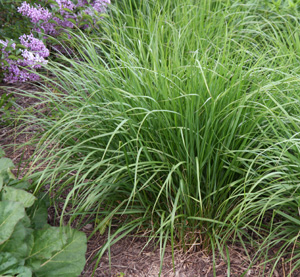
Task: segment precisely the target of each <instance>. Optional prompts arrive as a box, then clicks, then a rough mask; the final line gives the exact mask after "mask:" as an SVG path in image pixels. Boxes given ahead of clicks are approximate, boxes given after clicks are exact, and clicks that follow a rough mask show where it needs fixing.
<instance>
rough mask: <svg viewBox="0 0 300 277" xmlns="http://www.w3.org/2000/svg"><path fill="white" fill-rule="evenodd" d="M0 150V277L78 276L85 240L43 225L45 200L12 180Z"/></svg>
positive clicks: (7, 161) (79, 234)
mask: <svg viewBox="0 0 300 277" xmlns="http://www.w3.org/2000/svg"><path fill="white" fill-rule="evenodd" d="M3 156H4V152H3V151H2V150H1V149H0V199H1V200H0V275H1V276H20V277H21V276H24V277H28V276H70V277H71V276H78V275H80V273H81V271H82V270H83V267H84V265H85V252H86V236H85V234H84V233H82V232H79V231H76V230H72V229H71V228H69V227H61V228H59V227H51V226H49V225H48V224H47V216H48V213H47V207H46V204H45V200H43V199H42V198H40V199H37V198H36V197H35V196H33V195H32V194H31V193H29V192H28V191H26V189H27V188H28V186H29V184H28V183H27V182H25V181H22V182H20V181H18V180H15V178H14V176H13V174H12V173H11V171H10V169H11V168H12V167H13V163H12V161H11V160H10V159H8V158H4V157H3Z"/></svg>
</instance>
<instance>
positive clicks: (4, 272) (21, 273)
mask: <svg viewBox="0 0 300 277" xmlns="http://www.w3.org/2000/svg"><path fill="white" fill-rule="evenodd" d="M0 276H18V277H31V276H32V271H31V269H30V268H28V267H25V266H24V260H21V261H20V260H18V259H16V258H15V257H14V256H13V255H12V254H11V253H7V252H0Z"/></svg>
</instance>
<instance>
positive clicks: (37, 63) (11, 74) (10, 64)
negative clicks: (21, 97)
mask: <svg viewBox="0 0 300 277" xmlns="http://www.w3.org/2000/svg"><path fill="white" fill-rule="evenodd" d="M19 39H20V42H21V44H22V45H23V46H25V47H26V49H22V50H21V56H22V59H19V60H12V59H10V58H9V55H10V51H6V50H5V48H6V47H7V46H8V43H9V41H8V40H6V41H3V40H0V45H2V49H1V50H2V53H3V54H4V59H5V61H6V62H7V65H5V64H4V63H3V62H2V64H1V67H2V68H3V70H4V81H5V82H8V83H16V82H27V81H37V80H38V79H39V76H38V75H37V74H35V73H34V72H32V71H35V70H36V69H39V68H41V67H42V65H45V64H47V60H45V58H46V57H48V56H49V54H50V53H49V50H48V49H47V48H46V46H45V45H44V43H43V42H42V41H40V40H38V39H36V38H34V37H33V35H32V34H31V35H23V36H21V37H20V38H19ZM11 47H12V48H13V49H14V50H15V49H16V44H15V43H13V44H12V45H11Z"/></svg>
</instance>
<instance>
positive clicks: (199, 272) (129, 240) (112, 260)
mask: <svg viewBox="0 0 300 277" xmlns="http://www.w3.org/2000/svg"><path fill="white" fill-rule="evenodd" d="M20 89H23V90H31V91H32V92H35V91H37V88H36V87H34V86H32V85H30V84H20V85H10V86H9V87H8V88H5V87H4V85H3V84H0V97H1V95H2V94H4V93H5V92H6V93H7V92H10V93H14V94H15V92H16V91H17V90H20ZM15 100H16V103H17V104H18V105H19V107H18V109H25V108H28V107H31V108H32V110H33V112H34V111H35V110H43V109H45V110H46V108H47V107H45V106H44V104H41V103H39V102H38V101H37V100H36V99H33V98H28V97H25V96H21V95H16V94H15ZM1 116H3V114H2V115H1V114H0V147H2V148H3V149H4V150H5V152H6V156H7V157H9V158H11V159H12V160H13V162H14V164H15V165H18V166H17V168H16V169H15V171H14V173H15V175H17V176H18V177H22V176H23V175H24V174H25V172H26V171H27V169H28V167H29V166H30V164H29V163H28V162H27V160H28V159H29V158H30V157H31V156H32V155H33V154H34V150H35V146H34V145H26V143H27V142H28V141H29V140H30V138H31V137H32V136H33V135H35V132H36V128H37V127H36V126H35V125H34V123H32V124H27V125H24V124H22V123H21V122H17V123H16V122H12V124H7V120H4V119H3V118H1ZM57 219H58V217H57V215H55V211H54V208H53V207H50V208H49V223H50V224H52V225H58V220H57ZM81 230H82V231H83V232H85V233H86V235H87V237H89V235H90V234H91V233H92V231H93V225H92V224H87V225H86V226H85V227H84V228H83V229H81ZM106 239H107V234H104V235H101V234H100V233H99V232H97V233H96V234H95V235H93V236H92V238H91V239H90V240H89V241H88V249H87V252H86V260H87V263H86V266H85V268H84V270H83V272H82V275H81V276H92V275H93V273H94V276H99V277H102V276H103V277H104V276H120V277H121V276H139V277H142V276H145V277H146V276H147V277H151V276H159V273H160V250H159V247H155V245H154V243H152V244H149V245H148V246H147V247H145V248H144V246H145V244H146V242H147V237H146V234H131V235H127V236H126V237H124V238H123V239H121V240H119V241H118V242H117V243H116V244H114V245H113V246H111V248H110V251H107V252H106V253H105V254H104V256H103V257H102V258H101V260H100V261H97V259H96V260H95V257H96V254H97V253H98V251H99V250H100V249H101V247H102V246H103V244H104V243H105V241H106ZM228 248H229V253H230V268H229V267H228V264H227V261H225V260H223V259H222V258H221V257H216V259H215V267H214V263H213V256H212V254H211V253H208V252H206V251H203V250H197V251H196V250H195V249H196V247H191V251H188V253H183V252H182V251H181V250H175V253H174V266H173V262H172V251H171V247H170V246H168V247H167V249H166V252H165V256H164V259H163V267H162V271H161V276H165V277H169V276H178V277H185V276H187V277H190V276H203V277H206V276H207V277H209V276H214V270H215V276H219V277H220V276H242V274H243V273H244V272H245V270H246V269H247V267H248V266H249V264H250V261H249V258H248V257H247V255H246V254H245V251H244V250H243V248H242V247H241V246H239V245H229V246H228ZM274 251H276V250H274ZM249 252H251V251H249ZM252 253H253V255H254V254H255V253H254V252H252ZM96 264H97V266H96V267H95V265H96ZM271 268H272V264H268V265H267V266H266V268H265V271H264V273H263V266H262V265H259V263H257V264H256V265H254V266H252V268H251V270H249V271H248V273H246V274H245V276H269V275H270V272H271ZM289 270H290V268H289V264H286V263H285V261H284V260H281V261H280V262H279V263H278V266H277V267H276V270H275V271H274V272H273V276H276V277H285V276H288V273H289ZM293 276H300V271H297V272H295V273H294V274H293Z"/></svg>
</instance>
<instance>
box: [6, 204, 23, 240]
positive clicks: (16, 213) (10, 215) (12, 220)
mask: <svg viewBox="0 0 300 277" xmlns="http://www.w3.org/2000/svg"><path fill="white" fill-rule="evenodd" d="M24 216H25V208H24V206H23V205H22V203H20V202H11V201H1V202H0V244H2V243H3V242H5V241H6V240H8V239H9V237H10V236H11V234H12V233H13V231H14V228H15V226H16V224H17V223H18V221H19V220H20V219H21V218H23V217H24Z"/></svg>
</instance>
